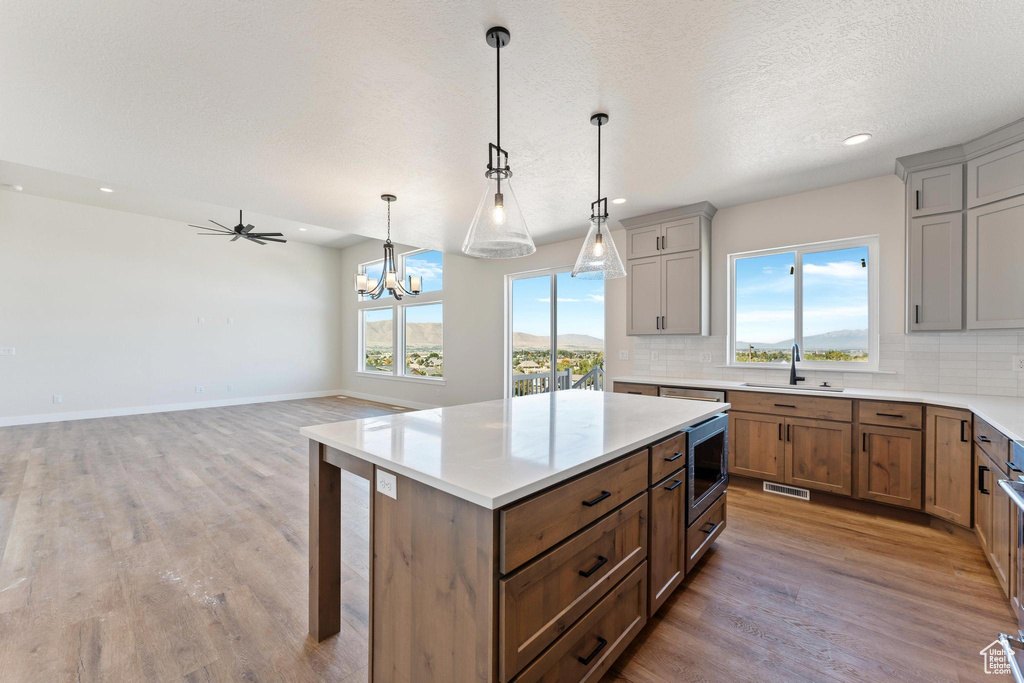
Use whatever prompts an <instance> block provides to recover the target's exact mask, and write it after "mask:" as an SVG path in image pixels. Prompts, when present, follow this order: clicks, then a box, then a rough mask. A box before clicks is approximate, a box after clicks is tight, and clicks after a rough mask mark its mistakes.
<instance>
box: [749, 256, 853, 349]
mask: <svg viewBox="0 0 1024 683" xmlns="http://www.w3.org/2000/svg"><path fill="white" fill-rule="evenodd" d="M867 257H868V249H867V247H854V248H851V249H834V250H831V251H821V252H811V253H804V257H803V307H804V320H803V326H804V337H809V336H811V335H815V334H822V333H824V332H830V331H834V330H862V329H867V327H868V269H867V268H863V267H862V266H861V259H862V258H863V259H867ZM793 263H794V254H793V253H784V254H770V255H767V256H753V257H749V258H742V259H737V260H736V339H737V341H742V342H762V343H774V342H779V341H783V340H786V339H792V338H793V335H794V319H793V306H794V282H795V280H796V278H795V277H794V276H792V275H790V274H789V269H790V268H791V267H792V266H793Z"/></svg>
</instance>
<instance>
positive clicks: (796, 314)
mask: <svg viewBox="0 0 1024 683" xmlns="http://www.w3.org/2000/svg"><path fill="white" fill-rule="evenodd" d="M854 247H867V250H868V263H867V266H868V361H867V362H866V363H862V362H860V361H824V360H801V361H798V362H797V367H801V368H805V369H807V370H831V371H837V372H878V361H879V358H878V344H879V342H878V277H879V271H880V270H881V268H880V263H879V260H878V235H863V236H860V237H848V238H843V239H837V240H826V241H822V242H809V243H806V244H794V245H788V246H785V247H775V248H771V249H758V250H755V251H745V252H738V253H735V254H729V281H728V291H727V301H728V305H729V331H728V334H727V335H726V355H725V357H726V364H727V365H728V366H730V367H737V368H760V369H762V370H770V369H782V368H788V367H789V363H785V364H783V363H751V362H741V361H737V360H736V262H737V261H738V260H741V259H745V258H752V257H757V256H771V255H773V254H788V253H792V254H793V268H794V273H793V277H794V278H795V280H794V283H793V289H794V293H793V318H794V320H793V339H794V340H796V343H797V344H799V345H800V349H801V351H803V348H804V329H803V328H804V316H803V258H804V255H805V254H814V253H818V252H822V251H837V250H840V249H851V248H854Z"/></svg>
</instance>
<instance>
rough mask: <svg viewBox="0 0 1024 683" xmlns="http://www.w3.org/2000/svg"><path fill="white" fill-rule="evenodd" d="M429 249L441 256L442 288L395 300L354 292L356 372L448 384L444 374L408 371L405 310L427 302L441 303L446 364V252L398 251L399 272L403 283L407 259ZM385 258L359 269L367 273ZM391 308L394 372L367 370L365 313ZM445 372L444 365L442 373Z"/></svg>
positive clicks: (358, 269)
mask: <svg viewBox="0 0 1024 683" xmlns="http://www.w3.org/2000/svg"><path fill="white" fill-rule="evenodd" d="M429 251H436V252H437V253H438V254H440V255H441V278H442V279H441V289H439V290H437V291H433V292H423V293H421V294H418V295H416V296H415V297H403V298H402V300H401V301H398V300H396V299H395V298H394V297H391V296H389V297H387V298H385V297H383V296H382V297H381V298H379V299H364V298H363V297H362V296H361V295H360V294H359V293H358V292H355V297H356V314H357V320H358V323H359V330H358V339H357V343H356V352H357V354H358V355H357V362H356V374H358V375H360V376H362V377H376V378H378V379H385V380H398V381H403V382H428V383H431V384H435V385H442V384H444V383H445V378H444V375H443V374H442V375H441V376H440V377H430V376H426V375H411V374H406V372H405V309H406V308H408V307H413V306H423V305H426V304H441V358H442V361H441V362H442V364H443V363H444V360H443V358H444V348H445V342H446V336H445V335H446V330H445V324H444V318H445V310H444V262H445V258H444V252H443V251H441V250H440V249H411V250H409V251H406V252H403V253H401V254H396V259H397V261H398V264H397V265H398V275H399V280H400V281H401V282H405V281H406V276H405V261H406V259H407V258H408V257H410V256H416V255H417V254H423V253H426V252H429ZM381 261H383V259H382V258H380V259H373V260H372V261H366V262H364V263H360V264H359V265H358V266H357V272H359V273H365V272H366V268H367V266H370V265H373V264H375V263H380V262H381ZM388 308H390V309H391V311H392V313H391V320H392V330H391V359H392V360H391V372H390V373H386V372H371V371H369V370H367V369H366V339H365V338H364V330H365V326H366V323H365V312H366V311H371V310H382V309H388ZM443 372H444V370H443V366H442V373H443Z"/></svg>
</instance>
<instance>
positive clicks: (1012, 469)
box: [1006, 460, 1024, 472]
mask: <svg viewBox="0 0 1024 683" xmlns="http://www.w3.org/2000/svg"><path fill="white" fill-rule="evenodd" d="M1006 466H1007V467H1009V468H1010V471H1011V472H1024V470H1022V469H1021V468H1019V467H1017V466H1016V465H1014V464H1013V463H1012V462H1010V461H1009V460H1007V461H1006Z"/></svg>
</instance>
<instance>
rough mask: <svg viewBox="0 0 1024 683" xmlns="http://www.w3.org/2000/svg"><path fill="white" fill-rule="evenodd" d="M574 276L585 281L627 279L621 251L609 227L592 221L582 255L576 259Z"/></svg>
mask: <svg viewBox="0 0 1024 683" xmlns="http://www.w3.org/2000/svg"><path fill="white" fill-rule="evenodd" d="M572 276H573V277H577V278H580V279H583V280H613V279H615V278H618V277H626V269H625V268H623V267H622V259H621V258H619V250H618V249H616V248H615V241H614V240H613V239H612V233H611V231H610V230H609V229H608V226H607V225H604V226H602V224H601V223H599V222H597V221H590V231H589V232H587V238H586V239H585V240H584V241H583V248H582V249H580V255H579V256H578V257H576V265H575V266H573V269H572Z"/></svg>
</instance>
